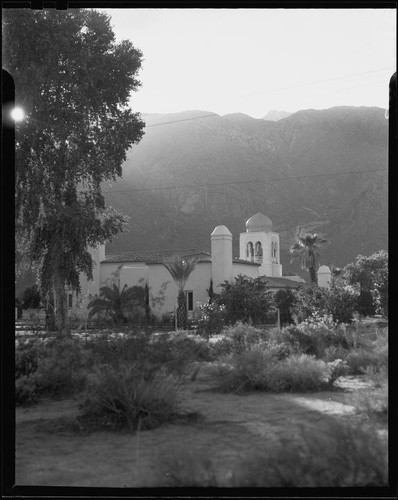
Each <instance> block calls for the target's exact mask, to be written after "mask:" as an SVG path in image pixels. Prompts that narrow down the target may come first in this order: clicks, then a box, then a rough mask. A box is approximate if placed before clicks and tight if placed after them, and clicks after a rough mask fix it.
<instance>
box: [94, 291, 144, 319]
mask: <svg viewBox="0 0 398 500" xmlns="http://www.w3.org/2000/svg"><path fill="white" fill-rule="evenodd" d="M146 295H147V289H146V288H145V287H141V286H132V287H127V285H124V287H123V289H122V290H120V289H119V287H118V286H117V285H116V284H114V285H113V286H112V287H109V286H103V287H101V289H100V295H99V297H96V298H95V299H93V300H92V301H91V302H89V304H88V306H87V307H88V309H90V313H89V316H88V317H89V319H90V318H92V317H93V316H95V315H101V314H104V315H105V318H108V317H109V318H110V319H111V321H112V323H113V324H114V325H120V324H122V323H126V322H127V320H128V315H129V313H130V314H131V313H132V311H133V310H134V309H136V308H141V309H142V310H143V311H145V308H146Z"/></svg>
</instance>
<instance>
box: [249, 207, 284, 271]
mask: <svg viewBox="0 0 398 500" xmlns="http://www.w3.org/2000/svg"><path fill="white" fill-rule="evenodd" d="M279 248H280V246H279V234H278V233H275V232H274V231H272V221H271V219H269V218H268V217H267V216H266V215H263V214H261V213H260V212H258V213H256V214H255V215H253V216H252V217H250V219H248V220H247V221H246V232H245V233H240V238H239V253H240V258H241V259H243V260H248V261H250V262H257V263H258V264H260V267H259V269H258V272H259V276H271V277H281V276H282V265H281V264H280V251H279Z"/></svg>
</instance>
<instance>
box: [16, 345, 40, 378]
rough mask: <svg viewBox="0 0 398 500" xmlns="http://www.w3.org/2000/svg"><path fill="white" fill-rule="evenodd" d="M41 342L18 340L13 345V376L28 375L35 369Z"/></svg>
mask: <svg viewBox="0 0 398 500" xmlns="http://www.w3.org/2000/svg"><path fill="white" fill-rule="evenodd" d="M41 350H42V344H41V343H40V341H39V340H36V339H29V340H27V341H18V343H17V344H16V346H15V378H16V379H19V378H21V377H29V376H30V375H32V374H33V373H34V372H35V371H36V370H37V366H38V365H37V363H38V357H39V353H40V351H41Z"/></svg>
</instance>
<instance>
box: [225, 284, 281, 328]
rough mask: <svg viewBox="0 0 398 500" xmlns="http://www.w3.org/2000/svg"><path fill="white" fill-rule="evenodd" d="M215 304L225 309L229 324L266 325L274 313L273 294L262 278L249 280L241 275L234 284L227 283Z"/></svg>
mask: <svg viewBox="0 0 398 500" xmlns="http://www.w3.org/2000/svg"><path fill="white" fill-rule="evenodd" d="M215 302H216V303H217V304H219V305H223V306H224V307H225V310H226V314H227V322H228V323H229V324H234V323H236V322H237V321H243V322H246V323H247V322H250V321H251V322H253V324H261V323H265V322H267V320H268V318H269V315H270V313H271V314H273V312H274V310H273V307H272V306H273V299H272V294H271V292H270V291H269V290H268V288H267V282H266V280H265V279H263V278H261V277H260V278H249V277H248V276H243V275H241V274H240V275H239V276H237V277H236V278H235V279H234V281H233V282H229V281H225V282H224V283H223V284H222V285H221V293H220V294H218V295H217V296H216V298H215Z"/></svg>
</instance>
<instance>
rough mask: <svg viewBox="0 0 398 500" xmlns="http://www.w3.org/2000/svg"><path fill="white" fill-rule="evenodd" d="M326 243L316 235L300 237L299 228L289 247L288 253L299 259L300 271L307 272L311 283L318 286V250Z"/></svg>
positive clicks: (326, 241) (309, 234) (308, 234)
mask: <svg viewBox="0 0 398 500" xmlns="http://www.w3.org/2000/svg"><path fill="white" fill-rule="evenodd" d="M326 243H328V240H325V239H323V238H321V237H320V236H319V235H318V234H311V233H307V234H305V235H304V236H300V228H299V231H298V233H297V241H296V243H294V244H293V245H292V246H291V247H290V253H291V254H292V255H293V256H294V257H293V258H295V257H301V269H304V270H305V271H309V273H310V280H311V283H312V284H314V285H317V284H318V275H317V271H318V269H319V265H320V254H319V252H318V250H317V249H318V248H319V247H321V246H323V245H325V244H326Z"/></svg>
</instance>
